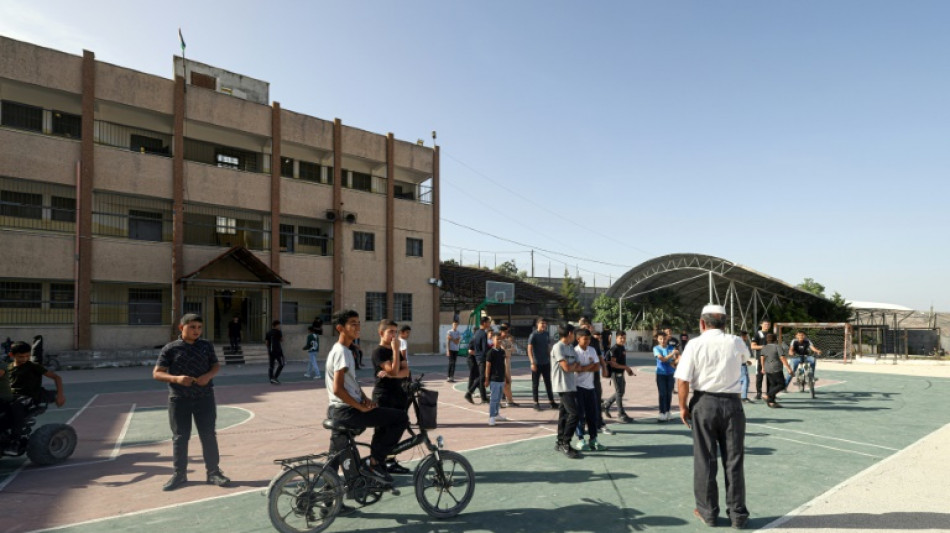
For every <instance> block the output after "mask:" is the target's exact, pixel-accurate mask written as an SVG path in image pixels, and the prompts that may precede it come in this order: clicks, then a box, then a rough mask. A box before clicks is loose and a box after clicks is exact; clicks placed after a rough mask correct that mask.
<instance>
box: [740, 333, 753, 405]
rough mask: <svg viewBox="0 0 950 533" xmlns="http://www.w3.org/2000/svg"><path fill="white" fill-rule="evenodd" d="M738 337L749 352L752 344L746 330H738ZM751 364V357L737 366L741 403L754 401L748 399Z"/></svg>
mask: <svg viewBox="0 0 950 533" xmlns="http://www.w3.org/2000/svg"><path fill="white" fill-rule="evenodd" d="M739 337H740V338H741V339H742V342H743V343H745V347H746V348H748V349H749V353H752V344H751V342H752V341H751V340H749V332H748V331H740V332H739ZM750 364H752V359H749V360H748V361H744V362H743V363H742V366H740V367H739V385H740V386H741V387H742V392H741V393H739V396H740V397H741V398H742V402H743V403H755V402H753V401H752V400H750V399H749V365H750Z"/></svg>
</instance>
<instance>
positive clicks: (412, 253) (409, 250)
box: [406, 237, 422, 257]
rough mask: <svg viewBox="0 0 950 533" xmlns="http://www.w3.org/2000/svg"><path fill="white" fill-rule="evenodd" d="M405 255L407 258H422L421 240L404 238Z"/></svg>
mask: <svg viewBox="0 0 950 533" xmlns="http://www.w3.org/2000/svg"><path fill="white" fill-rule="evenodd" d="M406 255H408V256H409V257H422V239H413V238H412V237H406Z"/></svg>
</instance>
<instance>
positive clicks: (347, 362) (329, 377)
mask: <svg viewBox="0 0 950 533" xmlns="http://www.w3.org/2000/svg"><path fill="white" fill-rule="evenodd" d="M343 368H345V369H346V374H345V375H344V377H343V388H345V389H346V392H348V393H350V396H351V397H352V398H353V399H354V400H356V401H357V402H362V401H363V391H362V389H360V384H359V382H358V381H357V380H356V370H355V368H356V362H355V361H354V360H353V352H351V351H350V349H349V348H347V347H346V346H343V345H342V344H340V343H339V342H337V343H335V344H334V345H333V348H330V353H329V354H327V362H326V381H327V395H329V397H330V405H333V406H340V405H348V404H347V403H346V402H344V401H343V400H341V399H340V398H339V397H337V395H336V394H333V376H335V375H336V373H337V371H338V370H340V369H343Z"/></svg>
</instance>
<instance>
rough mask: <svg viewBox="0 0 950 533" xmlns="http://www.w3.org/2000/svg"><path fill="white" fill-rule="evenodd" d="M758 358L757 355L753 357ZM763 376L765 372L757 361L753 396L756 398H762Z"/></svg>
mask: <svg viewBox="0 0 950 533" xmlns="http://www.w3.org/2000/svg"><path fill="white" fill-rule="evenodd" d="M755 359H756V360H758V359H759V357H758V356H756V358H755ZM763 377H765V373H764V372H762V368H761V366H760V365H759V363H756V364H755V397H756V399H759V398H762V378H763Z"/></svg>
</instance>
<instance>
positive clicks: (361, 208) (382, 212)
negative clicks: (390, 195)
mask: <svg viewBox="0 0 950 533" xmlns="http://www.w3.org/2000/svg"><path fill="white" fill-rule="evenodd" d="M341 192H342V198H343V211H345V212H347V213H356V224H346V223H343V235H344V236H345V237H346V239H347V240H346V246H344V248H345V249H347V250H352V249H353V236H352V231H351V230H352V229H354V228H357V229H359V230H360V231H373V232H375V233H376V249H377V250H379V240H380V239H384V240H383V242H385V234H384V233H383V231H385V228H386V197H385V196H383V195H382V194H376V193H372V192H365V191H354V190H353V189H343V190H342V191H341Z"/></svg>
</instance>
